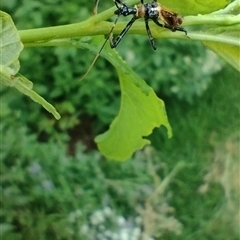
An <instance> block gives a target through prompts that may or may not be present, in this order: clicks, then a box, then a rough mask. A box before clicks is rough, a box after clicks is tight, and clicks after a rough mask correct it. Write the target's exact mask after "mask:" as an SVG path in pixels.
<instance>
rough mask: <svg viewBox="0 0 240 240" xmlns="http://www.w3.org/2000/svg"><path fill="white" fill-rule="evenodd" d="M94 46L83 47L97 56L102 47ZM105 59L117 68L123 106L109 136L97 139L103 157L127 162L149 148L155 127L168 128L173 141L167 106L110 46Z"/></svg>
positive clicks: (85, 45)
mask: <svg viewBox="0 0 240 240" xmlns="http://www.w3.org/2000/svg"><path fill="white" fill-rule="evenodd" d="M96 39H98V38H96ZM101 39H102V38H101ZM98 43H99V41H98ZM102 43H103V39H102V40H101V44H102ZM94 44H95V45H89V44H86V43H82V44H81V45H82V46H84V47H85V48H88V49H90V50H91V51H93V52H97V51H98V50H99V46H98V47H96V43H94ZM101 55H102V56H103V57H105V58H106V59H108V60H109V61H110V62H111V63H112V64H113V65H114V66H115V68H116V70H117V73H118V76H119V80H120V87H121V105H120V110H119V113H118V116H117V117H116V118H115V119H114V120H113V122H112V124H111V126H110V129H109V130H108V131H107V132H105V133H103V134H101V135H99V136H97V137H96V138H95V141H96V143H97V145H98V148H99V150H100V151H101V152H102V154H103V155H105V156H106V157H108V158H110V159H114V160H125V159H127V158H129V157H131V155H132V154H133V153H134V152H135V151H136V150H138V149H141V148H142V147H143V146H145V145H146V144H149V143H150V141H149V140H148V139H146V138H144V137H146V136H148V135H149V134H151V132H152V130H153V129H154V128H155V127H160V126H161V125H164V126H165V127H166V128H167V130H168V136H169V137H171V135H172V132H171V127H170V125H169V123H168V119H167V115H166V111H165V106H164V103H163V101H162V100H161V99H159V98H158V97H157V96H156V94H155V93H154V91H153V89H152V88H151V87H149V86H148V85H147V84H146V83H145V81H143V80H142V79H141V78H140V77H139V76H138V75H137V74H136V73H135V72H134V71H132V70H131V68H129V67H128V65H127V64H126V63H125V62H124V61H123V60H122V58H121V57H120V56H119V55H118V54H117V52H116V51H115V50H112V49H110V47H109V46H108V47H106V48H105V49H104V51H103V52H102V54H101Z"/></svg>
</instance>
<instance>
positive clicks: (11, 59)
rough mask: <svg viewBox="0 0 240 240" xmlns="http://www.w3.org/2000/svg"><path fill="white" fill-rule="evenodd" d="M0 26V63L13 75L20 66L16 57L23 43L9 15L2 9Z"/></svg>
mask: <svg viewBox="0 0 240 240" xmlns="http://www.w3.org/2000/svg"><path fill="white" fill-rule="evenodd" d="M0 27H1V31H0V56H1V58H0V65H1V66H2V67H4V71H8V72H9V74H11V75H15V74H16V73H17V72H18V71H19V68H20V64H19V61H18V58H19V55H20V52H21V51H22V49H23V44H22V43H21V41H20V37H19V35H18V32H17V29H16V27H15V25H14V23H13V21H12V19H11V17H10V16H9V15H8V14H7V13H5V12H2V11H0ZM1 70H2V68H1Z"/></svg>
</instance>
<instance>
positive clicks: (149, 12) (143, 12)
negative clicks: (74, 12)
mask: <svg viewBox="0 0 240 240" xmlns="http://www.w3.org/2000/svg"><path fill="white" fill-rule="evenodd" d="M98 1H99V0H95V3H96V4H97V3H98ZM114 3H115V5H116V7H117V10H116V11H115V12H114V14H115V15H117V18H116V19H115V21H114V23H113V26H112V28H111V30H110V32H109V34H108V36H107V38H106V40H105V42H104V43H103V45H102V47H101V48H100V50H99V51H98V53H97V55H96V57H95V58H94V60H93V62H92V64H91V65H90V67H89V69H88V70H87V72H86V73H85V74H84V76H83V77H82V78H81V79H83V78H85V77H86V75H87V74H88V73H89V71H90V70H91V68H92V67H93V65H94V63H95V62H96V60H97V58H98V57H99V56H100V54H101V52H102V50H103V48H104V46H105V45H106V43H107V41H108V40H110V46H111V48H115V47H117V46H118V44H119V43H120V42H121V40H122V39H123V37H124V36H125V35H126V33H127V32H128V30H129V29H130V28H131V26H132V25H133V23H134V22H135V21H136V20H137V19H139V18H144V22H145V27H146V31H147V35H148V39H149V42H150V44H151V46H152V48H153V49H154V50H156V49H157V48H156V44H155V41H154V39H153V36H152V33H151V30H150V27H149V20H152V21H153V22H154V23H155V24H156V25H157V26H159V27H162V28H167V29H169V30H171V31H173V32H175V31H180V32H184V33H185V35H186V36H187V31H186V30H185V29H184V28H183V27H180V25H181V24H182V21H183V20H182V17H180V16H179V15H178V14H177V13H175V12H173V11H171V10H169V9H167V8H166V7H164V6H162V5H161V4H160V3H158V2H157V0H153V2H151V3H144V0H141V1H140V3H139V4H138V5H135V6H134V7H129V6H127V5H126V4H125V3H124V2H122V0H114ZM129 15H133V17H132V19H131V20H130V21H129V22H128V23H127V25H126V26H125V28H124V29H123V30H122V32H121V33H120V34H119V35H118V36H117V38H115V39H112V32H113V30H114V27H115V25H116V23H117V21H118V19H119V17H120V16H124V17H126V16H129ZM159 19H160V20H161V21H162V23H160V22H159Z"/></svg>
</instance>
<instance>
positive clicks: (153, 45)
mask: <svg viewBox="0 0 240 240" xmlns="http://www.w3.org/2000/svg"><path fill="white" fill-rule="evenodd" d="M145 25H146V30H147V35H148V39H149V41H150V44H151V46H152V48H153V50H156V49H157V47H156V45H155V41H154V39H153V37H152V33H151V30H150V27H149V25H148V19H145Z"/></svg>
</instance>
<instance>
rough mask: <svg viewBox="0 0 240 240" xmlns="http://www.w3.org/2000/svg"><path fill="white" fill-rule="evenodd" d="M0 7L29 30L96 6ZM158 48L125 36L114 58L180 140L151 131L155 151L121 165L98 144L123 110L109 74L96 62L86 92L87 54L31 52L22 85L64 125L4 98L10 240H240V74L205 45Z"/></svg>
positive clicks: (4, 92) (21, 100) (22, 101)
mask: <svg viewBox="0 0 240 240" xmlns="http://www.w3.org/2000/svg"><path fill="white" fill-rule="evenodd" d="M110 6H112V2H111V1H109V2H108V3H107V2H106V3H105V2H104V4H103V3H100V6H99V7H100V9H99V10H100V11H101V10H103V9H106V8H108V7H110ZM3 7H4V9H3V10H5V11H6V12H8V13H9V14H11V15H12V17H13V20H14V22H15V24H16V26H17V28H18V29H27V28H33V27H34V28H37V27H42V26H53V25H60V24H67V23H73V22H78V21H80V20H82V19H86V18H88V17H89V14H90V13H91V11H92V7H93V3H92V2H91V3H89V1H83V0H82V1H81V3H79V1H74V0H73V1H70V2H69V1H68V2H65V1H60V0H51V1H49V0H48V1H41V2H39V1H27V0H25V1H24V0H23V1H15V0H11V1H10V0H9V1H8V2H5V3H4V6H3ZM157 46H158V49H157V51H156V52H154V51H150V50H151V49H150V46H149V43H148V40H147V38H146V37H145V36H136V35H127V36H126V37H125V38H124V40H123V42H122V43H121V44H120V45H119V47H118V51H119V52H120V54H121V55H122V56H123V58H124V59H125V60H126V61H127V62H128V64H129V65H131V67H132V68H133V69H134V70H135V71H136V72H137V73H138V74H139V75H141V77H142V78H143V79H145V80H146V81H147V82H148V84H149V85H150V86H152V87H153V88H154V90H155V91H156V93H157V94H158V96H159V97H161V98H162V99H163V100H164V101H165V104H166V109H167V112H168V117H169V121H170V123H171V126H172V128H173V134H174V136H173V138H172V139H170V140H168V139H167V138H166V134H165V129H163V128H160V129H156V130H155V131H154V132H153V134H152V135H151V136H150V138H151V141H152V146H151V147H147V148H145V149H144V150H142V151H139V152H137V153H136V154H135V155H134V156H133V157H132V159H130V160H128V161H126V162H124V163H118V162H112V161H109V160H106V159H104V157H102V156H101V155H100V153H99V152H98V151H97V150H96V146H95V143H94V142H93V139H94V137H95V136H96V135H97V134H99V133H101V132H103V131H105V130H106V129H107V127H108V126H109V123H110V122H111V121H112V119H113V118H114V116H115V115H116V113H117V111H118V108H119V101H120V89H119V84H118V79H117V76H116V73H115V71H114V70H113V68H112V67H111V66H110V65H109V63H108V62H106V61H105V60H103V59H99V60H98V61H97V63H96V65H95V66H94V68H93V70H92V72H91V73H90V75H89V77H88V79H86V80H85V81H84V82H82V83H81V84H79V81H76V80H77V79H78V78H79V77H80V76H82V74H83V73H84V72H85V71H86V69H87V68H88V66H89V64H90V63H91V61H92V58H93V57H94V56H93V55H92V54H90V53H89V52H88V51H86V50H81V51H80V50H78V49H74V48H62V47H61V48H60V47H59V48H58V47H55V48H29V49H24V51H23V52H22V54H21V59H20V61H21V63H22V64H21V73H22V74H24V75H25V76H27V77H29V79H31V80H34V88H35V90H36V91H37V92H38V93H40V94H41V95H42V96H43V97H44V98H45V99H47V100H48V101H49V102H51V103H52V104H53V105H54V106H55V107H56V108H57V109H58V111H59V112H60V113H61V116H62V118H61V120H60V121H56V120H54V119H53V117H52V116H51V115H49V113H47V112H46V111H45V110H43V109H42V108H41V106H39V105H37V104H36V103H34V102H32V101H30V99H29V98H27V97H25V96H22V95H20V94H19V93H18V92H16V90H14V89H10V88H5V87H2V86H1V115H0V116H1V144H0V147H1V192H2V193H1V194H2V197H1V208H2V209H1V232H2V237H3V238H4V239H121V240H122V239H123V240H124V239H141V237H142V239H153V238H154V239H167V240H168V239H179V240H181V239H184V240H192V239H200V240H201V239H202V240H205V239H213V240H221V239H224V240H225V239H229V240H235V239H239V229H238V225H239V216H240V213H239V206H238V203H239V202H238V200H239V141H240V136H239V123H240V122H239V121H240V116H239V113H240V112H239V110H240V109H239V96H240V95H239V94H240V92H239V73H237V72H236V70H234V69H232V68H231V67H229V66H227V65H226V64H225V63H224V62H223V61H222V60H220V59H219V58H218V57H217V56H216V55H214V54H213V53H212V52H211V51H209V50H206V48H204V47H203V46H202V45H201V44H199V43H192V42H191V43H189V42H185V41H180V40H158V41H157ZM66 83H67V84H66ZM126 236H128V238H127V237H126ZM140 236H141V237H140Z"/></svg>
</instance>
